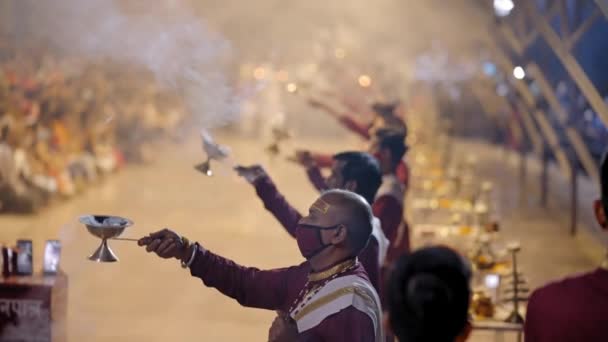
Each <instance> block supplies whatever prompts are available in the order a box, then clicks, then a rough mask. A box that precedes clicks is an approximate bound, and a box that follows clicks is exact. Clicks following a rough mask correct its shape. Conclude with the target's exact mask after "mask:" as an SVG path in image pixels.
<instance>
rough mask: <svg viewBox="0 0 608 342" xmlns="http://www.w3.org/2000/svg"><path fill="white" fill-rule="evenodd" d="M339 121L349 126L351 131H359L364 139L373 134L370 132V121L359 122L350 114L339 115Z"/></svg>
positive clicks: (369, 137)
mask: <svg viewBox="0 0 608 342" xmlns="http://www.w3.org/2000/svg"><path fill="white" fill-rule="evenodd" d="M338 122H340V123H341V124H342V126H344V127H346V128H348V129H349V130H350V131H352V132H354V133H357V134H358V135H359V136H361V137H362V138H363V139H366V140H369V139H371V135H370V134H369V123H361V122H358V121H357V120H355V119H353V118H352V117H350V116H349V115H341V116H339V117H338Z"/></svg>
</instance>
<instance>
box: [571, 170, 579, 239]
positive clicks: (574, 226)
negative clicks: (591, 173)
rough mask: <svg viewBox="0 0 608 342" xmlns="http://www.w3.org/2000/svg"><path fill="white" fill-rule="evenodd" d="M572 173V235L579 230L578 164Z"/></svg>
mask: <svg viewBox="0 0 608 342" xmlns="http://www.w3.org/2000/svg"><path fill="white" fill-rule="evenodd" d="M570 175H571V176H570V235H572V236H575V235H576V232H577V230H578V229H577V228H578V227H577V221H578V167H577V166H576V165H574V167H573V168H572V172H570Z"/></svg>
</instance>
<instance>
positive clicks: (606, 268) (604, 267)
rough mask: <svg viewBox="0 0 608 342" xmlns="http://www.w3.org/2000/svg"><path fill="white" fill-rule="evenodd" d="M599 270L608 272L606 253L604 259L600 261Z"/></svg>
mask: <svg viewBox="0 0 608 342" xmlns="http://www.w3.org/2000/svg"><path fill="white" fill-rule="evenodd" d="M600 268H602V269H604V270H606V271H608V253H606V257H605V258H604V261H602V264H601V265H600Z"/></svg>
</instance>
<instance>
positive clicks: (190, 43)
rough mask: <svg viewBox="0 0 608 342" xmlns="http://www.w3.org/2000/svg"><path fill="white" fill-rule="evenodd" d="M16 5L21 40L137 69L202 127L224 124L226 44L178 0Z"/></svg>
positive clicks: (230, 116) (227, 118) (230, 113)
mask: <svg viewBox="0 0 608 342" xmlns="http://www.w3.org/2000/svg"><path fill="white" fill-rule="evenodd" d="M19 1H23V4H22V6H23V7H22V8H27V10H26V11H23V13H22V15H23V18H17V19H18V20H17V21H19V22H21V23H22V24H21V25H22V26H24V27H23V28H22V30H21V32H20V33H21V37H20V40H21V41H31V42H45V43H46V44H50V46H52V47H53V48H55V49H57V50H59V52H61V53H63V54H67V55H70V56H74V55H75V56H80V57H84V58H86V59H91V60H98V61H99V60H100V61H113V62H118V63H124V64H127V65H133V66H134V67H140V68H142V67H143V68H145V69H147V70H149V71H150V72H152V73H154V75H155V77H156V79H157V80H158V82H159V83H160V84H161V85H162V86H164V87H166V88H168V89H170V90H172V91H175V92H176V93H177V94H179V96H181V97H182V98H183V101H184V104H185V105H186V106H187V108H188V110H189V111H190V114H191V115H192V116H193V118H194V120H195V122H196V123H197V124H199V125H200V126H203V127H205V128H213V127H217V126H222V125H225V124H228V123H230V122H232V121H233V120H234V119H235V116H236V114H237V111H238V104H239V101H238V98H237V96H236V95H235V93H234V92H233V89H232V87H231V86H230V85H229V81H228V78H227V77H226V73H225V70H226V66H227V63H228V62H229V60H230V55H231V46H230V44H229V43H228V41H227V40H225V39H223V38H222V37H221V36H220V35H219V34H216V33H214V32H212V31H211V30H209V29H208V27H207V25H206V24H205V22H204V21H203V20H202V19H201V18H200V17H196V16H194V15H193V14H192V13H191V11H190V9H189V8H188V7H186V6H185V5H183V4H184V2H179V1H160V0H159V1H153V2H149V1H126V0H86V1H83V0H45V1H32V0H19Z"/></svg>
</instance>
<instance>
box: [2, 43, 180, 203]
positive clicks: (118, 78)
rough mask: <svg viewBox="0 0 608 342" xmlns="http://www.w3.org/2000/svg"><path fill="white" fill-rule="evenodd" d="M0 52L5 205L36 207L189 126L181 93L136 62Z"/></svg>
mask: <svg viewBox="0 0 608 342" xmlns="http://www.w3.org/2000/svg"><path fill="white" fill-rule="evenodd" d="M0 56H1V57H0V58H1V59H0V212H7V211H9V212H32V211H35V210H37V209H38V208H40V207H42V206H44V205H46V204H47V203H48V202H49V201H52V200H54V199H58V198H69V197H72V196H74V195H76V194H78V193H79V192H81V191H83V190H84V189H86V188H87V187H88V186H89V185H90V184H93V183H95V182H97V181H98V180H99V179H101V178H103V176H104V175H106V174H110V173H113V172H115V171H116V170H118V169H120V168H121V167H122V166H123V165H124V164H125V163H131V162H147V161H150V160H151V158H152V153H151V144H153V143H154V142H155V141H157V140H158V139H167V138H170V139H177V137H178V136H179V134H178V131H179V129H181V128H183V127H184V119H185V115H184V113H185V111H184V110H183V107H182V106H181V103H180V101H179V99H178V98H177V96H175V95H174V94H171V93H170V92H168V91H166V90H165V89H162V88H161V87H159V86H158V84H157V82H155V80H154V75H152V74H150V73H147V72H146V71H144V70H139V69H137V68H135V67H133V66H132V65H121V64H117V63H114V62H110V61H90V60H83V59H78V58H71V57H70V58H63V57H62V58H58V57H55V56H52V55H50V54H48V53H44V52H40V51H37V52H32V51H27V52H26V51H19V52H14V51H11V52H7V51H3V52H2V53H1V54H0Z"/></svg>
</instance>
